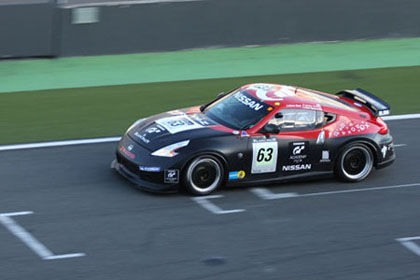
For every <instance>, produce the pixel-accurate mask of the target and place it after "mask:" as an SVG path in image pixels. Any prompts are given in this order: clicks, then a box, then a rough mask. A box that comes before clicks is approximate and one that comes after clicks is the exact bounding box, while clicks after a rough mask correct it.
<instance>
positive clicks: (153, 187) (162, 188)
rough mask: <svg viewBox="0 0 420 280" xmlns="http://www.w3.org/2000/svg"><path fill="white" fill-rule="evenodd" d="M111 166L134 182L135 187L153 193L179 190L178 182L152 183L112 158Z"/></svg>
mask: <svg viewBox="0 0 420 280" xmlns="http://www.w3.org/2000/svg"><path fill="white" fill-rule="evenodd" d="M111 168H113V169H115V170H116V171H117V172H118V173H119V174H121V175H122V176H123V177H125V178H126V179H128V180H129V181H130V182H132V183H134V185H135V186H136V188H138V189H141V190H145V191H149V192H153V193H176V192H178V190H179V184H163V183H154V182H150V181H147V180H144V179H142V178H141V176H139V175H138V174H135V173H134V172H132V171H130V169H129V168H127V167H126V166H125V165H124V164H123V163H120V162H118V161H117V159H114V160H113V161H112V163H111Z"/></svg>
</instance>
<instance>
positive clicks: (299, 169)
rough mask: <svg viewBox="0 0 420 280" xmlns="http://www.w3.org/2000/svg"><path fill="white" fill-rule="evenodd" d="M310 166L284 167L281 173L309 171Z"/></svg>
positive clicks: (294, 165) (295, 165)
mask: <svg viewBox="0 0 420 280" xmlns="http://www.w3.org/2000/svg"><path fill="white" fill-rule="evenodd" d="M311 168H312V165H311V164H310V163H308V164H293V165H284V166H283V167H282V171H302V170H311Z"/></svg>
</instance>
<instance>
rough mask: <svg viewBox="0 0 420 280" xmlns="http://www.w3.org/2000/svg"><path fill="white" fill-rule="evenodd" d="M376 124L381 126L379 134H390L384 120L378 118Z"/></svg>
mask: <svg viewBox="0 0 420 280" xmlns="http://www.w3.org/2000/svg"><path fill="white" fill-rule="evenodd" d="M376 122H377V123H378V125H379V133H380V134H387V133H388V126H387V125H386V123H385V122H384V120H383V119H382V118H377V119H376Z"/></svg>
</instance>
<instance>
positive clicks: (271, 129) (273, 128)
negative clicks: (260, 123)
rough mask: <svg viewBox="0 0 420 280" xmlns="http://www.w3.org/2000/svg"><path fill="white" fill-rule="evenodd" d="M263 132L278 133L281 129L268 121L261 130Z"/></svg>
mask: <svg viewBox="0 0 420 280" xmlns="http://www.w3.org/2000/svg"><path fill="white" fill-rule="evenodd" d="M260 132H261V133H263V134H277V133H279V132H280V129H279V128H278V126H277V125H275V124H272V123H268V124H266V125H265V126H264V127H263V128H262V129H261V131H260Z"/></svg>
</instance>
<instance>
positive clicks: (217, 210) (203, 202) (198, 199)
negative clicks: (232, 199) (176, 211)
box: [191, 195, 245, 215]
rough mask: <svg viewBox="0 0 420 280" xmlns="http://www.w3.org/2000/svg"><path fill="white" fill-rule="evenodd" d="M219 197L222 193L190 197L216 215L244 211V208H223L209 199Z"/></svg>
mask: <svg viewBox="0 0 420 280" xmlns="http://www.w3.org/2000/svg"><path fill="white" fill-rule="evenodd" d="M221 197H224V196H223V195H208V196H201V197H192V198H191V199H192V200H194V201H195V202H197V204H198V205H200V206H202V207H203V208H204V209H206V210H208V211H210V212H211V213H213V214H216V215H222V214H233V213H240V212H244V211H245V209H232V210H223V209H222V208H220V207H219V206H217V205H215V204H214V203H211V202H210V201H209V199H214V198H221Z"/></svg>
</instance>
